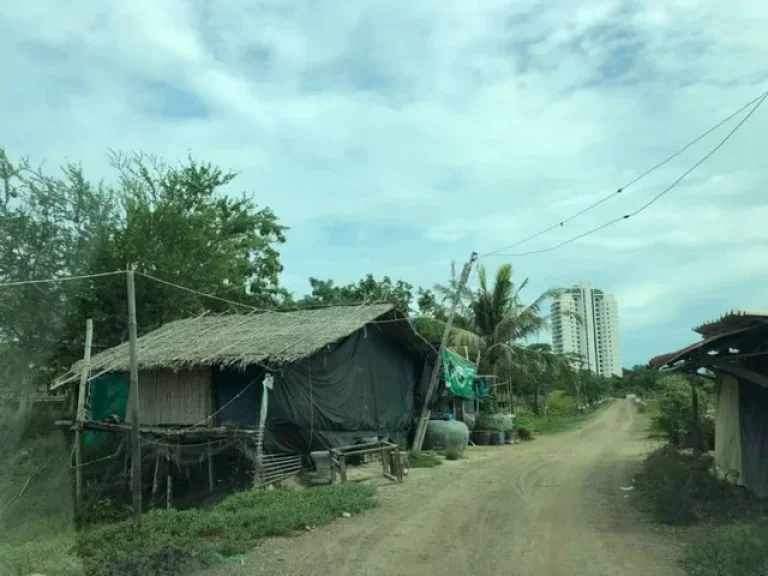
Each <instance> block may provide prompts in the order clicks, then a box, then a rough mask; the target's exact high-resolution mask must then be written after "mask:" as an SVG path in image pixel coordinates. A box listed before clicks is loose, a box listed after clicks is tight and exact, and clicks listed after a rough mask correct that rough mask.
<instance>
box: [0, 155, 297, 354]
mask: <svg viewBox="0 0 768 576" xmlns="http://www.w3.org/2000/svg"><path fill="white" fill-rule="evenodd" d="M111 162H112V166H113V167H114V168H115V170H116V172H117V179H116V180H117V181H116V182H115V183H114V184H113V185H112V186H106V185H98V186H94V185H92V184H90V183H89V182H88V180H87V179H86V178H85V176H84V174H83V171H82V169H81V168H80V167H78V166H75V165H68V166H66V167H64V169H63V175H62V176H59V177H52V176H48V175H45V174H43V173H42V171H40V170H33V169H32V168H31V167H30V166H29V163H28V162H26V161H22V162H21V163H19V165H18V166H14V165H13V164H12V163H11V162H10V161H8V159H7V156H6V155H5V154H4V153H3V154H2V155H0V183H1V184H2V186H3V200H2V204H1V205H0V229H2V230H3V232H4V234H3V236H2V238H0V282H10V281H25V280H31V279H40V278H54V277H60V276H71V275H90V274H101V273H104V272H112V271H122V270H125V267H126V264H128V263H135V264H136V266H137V271H138V272H139V273H145V274H149V275H152V276H155V277H158V278H160V279H162V280H164V281H167V282H171V283H175V284H178V285H181V286H186V287H190V288H193V289H194V290H196V291H198V292H199V293H202V294H213V295H216V296H218V297H221V298H225V299H227V300H232V301H235V302H240V303H243V304H246V305H250V306H270V307H271V306H274V305H276V304H278V303H279V302H281V301H282V299H284V297H285V295H286V294H287V293H286V292H285V290H284V289H282V288H281V287H280V285H279V274H280V272H281V271H282V266H281V264H280V258H279V252H278V250H277V246H278V245H279V244H281V243H283V242H284V241H285V234H284V233H285V227H284V226H282V225H281V224H280V222H279V221H278V219H277V217H276V216H275V214H274V213H273V212H272V211H271V210H270V209H269V208H261V207H258V206H257V205H256V204H255V203H254V201H253V200H252V199H251V198H249V197H248V196H246V195H241V196H240V197H234V196H232V195H231V194H230V193H226V192H224V188H225V187H227V186H231V184H232V182H233V180H234V178H235V174H233V173H228V172H224V171H222V170H221V169H220V168H218V167H215V166H212V165H210V164H207V163H201V162H198V161H196V160H194V159H192V158H190V159H189V160H188V161H187V162H186V163H183V164H180V165H178V166H168V165H166V164H164V163H163V162H162V161H160V160H159V159H157V158H154V157H149V156H144V155H141V154H137V155H132V156H125V155H120V154H113V155H112V157H111ZM8 231H9V232H8ZM136 284H137V285H136V300H137V302H136V303H137V320H138V325H139V332H146V331H147V330H150V329H153V328H156V327H157V326H159V325H161V324H163V323H166V322H169V321H171V320H175V319H178V318H181V317H186V316H190V315H195V314H199V313H201V312H202V311H204V310H213V311H219V312H220V311H225V310H234V309H236V308H237V307H235V308H232V307H230V306H229V305H227V304H224V303H222V302H221V301H218V300H214V299H211V298H206V297H205V296H201V295H200V294H195V293H193V292H190V291H185V290H182V289H179V288H176V287H173V286H170V285H168V284H163V283H159V282H157V281H155V280H150V279H148V278H145V277H144V276H141V275H139V276H137V280H136ZM14 290H15V292H14ZM9 294H10V296H9ZM2 304H3V306H0V308H2V310H0V338H5V339H6V340H10V341H11V342H13V343H14V344H15V345H16V346H17V347H18V348H20V349H24V350H28V351H29V350H34V351H39V352H40V353H41V354H43V355H45V356H46V358H43V360H42V362H44V363H47V364H48V365H54V366H55V365H57V364H58V365H68V364H70V363H71V362H72V361H73V360H75V359H76V358H78V357H79V356H80V355H82V346H83V343H82V340H83V327H84V325H85V319H86V318H88V317H90V318H93V319H94V325H95V340H94V342H95V344H96V346H98V347H106V346H112V345H114V344H117V343H118V342H120V341H121V340H123V339H124V337H125V334H126V324H127V313H126V308H127V306H126V288H125V277H124V276H123V275H118V276H109V277H99V278H94V279H92V280H85V281H82V282H68V283H61V284H32V285H28V286H25V287H23V288H21V289H18V290H17V289H15V288H11V289H8V290H6V291H4V292H3V300H2ZM238 311H242V309H238ZM36 340H37V341H36Z"/></svg>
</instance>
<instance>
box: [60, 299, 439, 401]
mask: <svg viewBox="0 0 768 576" xmlns="http://www.w3.org/2000/svg"><path fill="white" fill-rule="evenodd" d="M374 321H377V322H378V323H377V326H380V327H381V328H384V329H388V330H390V331H393V332H397V335H398V336H400V337H402V336H405V337H406V339H407V340H408V341H409V342H410V343H411V344H416V348H417V349H419V350H420V351H422V352H424V351H425V348H424V346H426V347H427V348H428V347H429V345H428V344H427V343H426V342H425V341H423V340H421V341H420V342H419V339H420V338H419V336H418V333H417V332H415V330H413V327H412V326H411V324H410V321H409V320H408V318H407V317H405V316H404V315H403V314H402V313H401V312H399V311H397V309H396V308H395V307H394V306H393V305H391V304H371V305H361V306H333V307H328V308H317V309H311V310H300V311H296V312H263V313H254V314H248V315H237V314H228V315H209V316H205V315H204V316H199V317H197V318H187V319H184V320H177V321H175V322H170V323H168V324H165V325H164V326H161V327H160V328H158V329H157V330H154V331H152V332H149V333H148V334H145V335H144V336H142V337H141V338H139V339H138V340H137V349H138V365H139V369H140V370H152V369H173V370H177V369H182V368H192V367H199V366H247V365H249V364H269V365H281V364H287V363H290V362H295V361H296V360H300V359H302V358H306V357H307V356H311V355H312V354H314V353H315V352H317V351H318V350H320V349H321V348H323V347H324V346H327V345H329V344H333V343H334V342H337V341H339V340H341V339H342V338H345V337H346V336H349V335H350V334H352V333H353V332H356V331H357V330H359V329H360V328H362V327H363V326H365V325H366V324H370V323H371V322H374ZM128 353H129V351H128V343H127V342H124V343H122V344H120V345H119V346H115V347H114V348H110V349H109V350H105V351H104V352H101V353H99V354H96V355H95V356H93V357H92V358H91V374H92V375H94V374H98V373H100V372H127V371H128V369H129V364H128V362H129V358H128ZM80 370H81V362H78V363H76V364H75V365H74V366H73V367H72V368H71V369H70V371H69V372H67V373H66V374H64V375H63V376H62V377H61V378H59V379H58V380H57V381H56V382H55V383H54V384H53V386H52V388H57V387H59V386H62V385H64V384H67V383H70V382H73V381H75V380H77V379H78V378H79V374H80Z"/></svg>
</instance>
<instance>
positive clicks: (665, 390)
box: [632, 371, 768, 576]
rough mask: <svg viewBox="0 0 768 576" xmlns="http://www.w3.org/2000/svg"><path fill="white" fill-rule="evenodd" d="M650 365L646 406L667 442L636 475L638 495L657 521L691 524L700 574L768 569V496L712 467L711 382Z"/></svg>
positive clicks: (688, 539) (749, 575)
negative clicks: (756, 493)
mask: <svg viewBox="0 0 768 576" xmlns="http://www.w3.org/2000/svg"><path fill="white" fill-rule="evenodd" d="M648 372H649V373H648V374H647V375H645V376H644V378H645V386H644V388H643V390H642V392H643V395H644V396H645V402H644V403H643V404H640V405H639V408H640V411H641V412H643V413H645V415H646V417H647V418H648V420H649V423H650V436H651V437H653V438H656V439H659V440H663V441H664V445H663V446H661V447H660V448H658V449H656V450H655V451H654V452H652V453H651V454H650V455H649V456H648V457H647V458H646V460H645V461H644V463H643V467H642V469H641V471H640V472H639V473H638V474H637V475H636V476H635V482H634V487H635V491H633V492H632V501H633V502H634V503H635V505H636V506H637V507H638V508H639V509H640V510H641V511H643V512H645V513H647V514H649V515H650V516H652V517H653V518H654V519H655V520H656V521H657V522H659V523H662V524H666V525H669V526H675V527H680V528H683V532H682V534H683V537H684V540H685V548H684V551H683V558H682V562H683V566H684V568H685V569H686V571H687V572H688V573H689V574H691V575H692V576H758V575H760V576H762V575H765V574H768V547H766V545H765V543H766V542H768V521H766V519H765V514H766V512H768V503H766V502H763V501H760V500H758V499H757V498H756V497H754V496H752V495H751V494H750V493H749V492H748V491H746V490H745V489H744V488H742V487H740V486H736V485H734V484H731V483H730V482H726V481H725V480H721V479H720V478H718V477H716V476H715V475H714V473H713V472H712V467H713V459H712V457H711V455H710V454H709V453H708V452H707V450H709V449H711V448H714V422H713V409H714V406H713V402H712V397H713V390H712V388H711V385H710V384H709V383H708V382H706V381H703V380H702V379H699V378H688V377H685V376H681V375H673V376H662V375H659V374H658V373H652V372H651V371H648ZM654 376H655V378H653V377H654Z"/></svg>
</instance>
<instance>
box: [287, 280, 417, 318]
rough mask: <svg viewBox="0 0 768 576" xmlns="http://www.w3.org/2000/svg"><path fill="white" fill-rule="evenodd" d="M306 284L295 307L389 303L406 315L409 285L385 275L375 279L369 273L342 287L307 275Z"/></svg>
mask: <svg viewBox="0 0 768 576" xmlns="http://www.w3.org/2000/svg"><path fill="white" fill-rule="evenodd" d="M309 285H310V287H311V288H312V291H311V292H310V294H308V295H307V296H304V297H303V298H302V299H301V300H299V301H298V302H297V303H296V304H297V305H298V306H299V307H302V306H332V305H343V304H361V303H363V302H368V303H374V302H389V303H391V304H394V305H396V306H397V308H398V309H400V311H402V312H404V313H406V314H407V313H408V312H409V311H410V309H411V300H412V299H413V286H412V285H411V284H409V283H408V282H404V281H402V280H398V281H397V282H393V281H392V279H391V278H389V276H384V277H383V278H382V279H381V280H376V278H374V276H373V274H367V275H366V276H365V277H364V278H362V279H361V280H359V281H358V282H356V283H350V284H347V285H345V286H336V285H335V284H334V282H333V280H320V279H318V278H310V279H309Z"/></svg>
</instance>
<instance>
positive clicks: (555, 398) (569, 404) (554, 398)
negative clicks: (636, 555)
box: [547, 390, 579, 416]
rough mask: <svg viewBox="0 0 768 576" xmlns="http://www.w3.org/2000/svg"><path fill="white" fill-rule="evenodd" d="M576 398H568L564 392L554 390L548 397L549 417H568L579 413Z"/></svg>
mask: <svg viewBox="0 0 768 576" xmlns="http://www.w3.org/2000/svg"><path fill="white" fill-rule="evenodd" d="M578 407H579V403H578V401H577V400H576V398H573V397H571V396H568V395H567V394H566V393H565V392H564V391H563V390H553V391H552V392H550V393H549V396H547V416H550V415H551V416H567V415H571V414H576V413H577V412H578Z"/></svg>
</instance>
